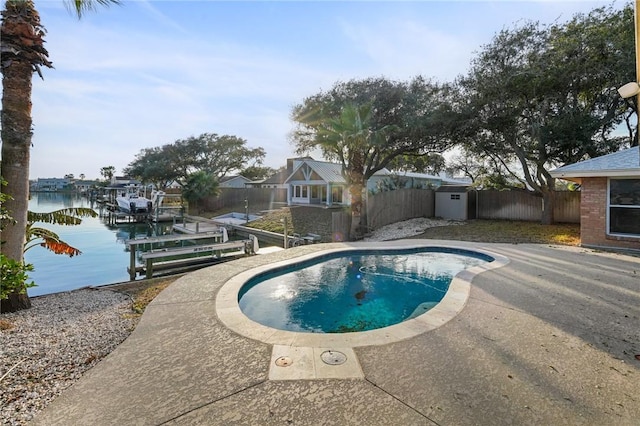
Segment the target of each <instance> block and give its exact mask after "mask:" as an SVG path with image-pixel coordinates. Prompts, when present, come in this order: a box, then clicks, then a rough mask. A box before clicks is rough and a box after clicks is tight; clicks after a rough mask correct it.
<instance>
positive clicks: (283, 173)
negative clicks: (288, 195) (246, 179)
mask: <svg viewBox="0 0 640 426" xmlns="http://www.w3.org/2000/svg"><path fill="white" fill-rule="evenodd" d="M292 171H293V170H289V169H284V168H283V169H280V170H278V171H277V172H276V173H274V174H273V175H271V176H269V177H268V178H266V179H263V180H261V181H255V182H251V184H250V185H251V186H253V187H254V188H282V189H285V188H286V187H287V185H286V184H285V183H284V182H285V181H286V180H287V178H288V177H289V175H290V174H291V172H292Z"/></svg>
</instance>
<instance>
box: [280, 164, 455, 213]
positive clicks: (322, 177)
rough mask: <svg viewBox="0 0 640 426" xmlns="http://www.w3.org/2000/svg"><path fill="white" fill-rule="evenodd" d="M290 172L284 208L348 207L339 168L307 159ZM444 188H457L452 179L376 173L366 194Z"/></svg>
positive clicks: (416, 174) (412, 174) (336, 165)
mask: <svg viewBox="0 0 640 426" xmlns="http://www.w3.org/2000/svg"><path fill="white" fill-rule="evenodd" d="M292 165H293V168H292V169H293V171H292V172H291V174H290V175H289V177H288V178H287V179H286V180H285V182H284V183H285V185H286V188H287V204H289V205H292V204H324V205H327V206H332V205H334V204H338V205H349V203H350V197H349V192H348V188H347V183H346V181H345V179H344V177H343V176H342V165H340V164H336V163H329V162H326V161H316V160H313V159H311V158H309V157H307V158H302V159H293V162H292ZM443 184H460V182H459V181H457V180H454V179H448V178H443V177H440V176H433V175H428V174H422V173H408V172H391V171H389V170H387V169H382V170H379V171H377V172H376V173H375V174H374V175H373V176H372V177H371V178H369V180H368V181H367V191H368V192H369V193H371V194H375V193H377V192H381V191H386V190H394V189H402V188H425V189H426V188H437V187H439V186H440V185H443Z"/></svg>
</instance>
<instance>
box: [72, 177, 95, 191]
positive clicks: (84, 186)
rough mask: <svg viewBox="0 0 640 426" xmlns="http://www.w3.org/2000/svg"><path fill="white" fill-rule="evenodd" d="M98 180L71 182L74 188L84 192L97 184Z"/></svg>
mask: <svg viewBox="0 0 640 426" xmlns="http://www.w3.org/2000/svg"><path fill="white" fill-rule="evenodd" d="M98 184H99V182H98V181H97V180H77V181H75V182H73V186H74V187H75V188H76V191H79V192H82V193H85V192H89V190H91V189H92V188H95V187H96V186H98Z"/></svg>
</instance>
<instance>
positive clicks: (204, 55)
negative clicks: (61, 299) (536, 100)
mask: <svg viewBox="0 0 640 426" xmlns="http://www.w3.org/2000/svg"><path fill="white" fill-rule="evenodd" d="M612 3H613V1H595V0H594V1H590V0H582V1H578V0H574V1H552V0H544V1H506V0H503V1H394V2H384V1H352V2H343V1H317V2H311V1H284V2H276V1H188V0H182V1H159V0H158V1H149V0H138V1H126V0H123V2H122V4H121V5H120V6H110V7H108V8H102V7H98V8H97V9H96V10H95V11H94V12H89V13H87V14H86V15H85V16H83V18H82V19H81V20H78V19H77V17H76V16H75V15H74V14H73V13H71V12H70V11H69V9H67V8H66V7H65V2H64V1H63V0H35V5H36V9H37V10H38V11H39V13H40V17H41V23H42V24H43V25H44V27H45V28H46V30H47V35H46V38H45V40H46V45H45V47H46V48H47V50H48V52H49V58H50V60H51V61H52V62H53V65H54V67H55V68H53V69H43V76H44V79H40V78H39V77H38V75H37V74H35V75H34V78H33V94H32V100H33V110H32V115H33V128H34V135H33V148H32V151H31V165H30V177H31V178H32V179H35V178H38V177H41V178H50V177H63V176H64V175H66V174H73V175H75V177H79V176H80V175H84V176H85V177H86V179H94V178H100V169H101V168H102V167H105V166H114V167H115V170H116V175H121V174H122V170H123V168H125V167H126V166H127V165H128V164H129V163H131V162H132V161H133V160H134V159H135V156H136V154H138V153H140V151H141V150H142V149H144V148H151V147H156V146H162V145H165V144H170V143H173V142H175V141H176V140H179V139H185V138H188V137H190V136H198V135H200V134H202V133H216V134H218V135H233V136H237V137H239V138H242V139H244V140H246V141H247V146H248V147H250V148H256V147H262V148H264V150H265V151H266V157H265V159H264V165H266V166H269V167H273V168H278V167H280V166H283V165H285V164H286V158H289V157H292V156H294V155H295V153H294V147H293V145H292V144H291V142H290V141H289V138H288V134H289V132H291V130H292V129H293V128H294V124H293V122H292V121H291V120H290V113H291V110H292V108H293V106H294V105H296V104H300V103H302V102H303V100H304V99H305V97H308V96H312V95H314V94H317V93H319V92H320V91H323V90H328V89H330V88H331V87H332V86H333V85H334V84H335V83H336V82H338V81H348V80H351V79H362V78H367V77H386V78H389V79H391V80H401V81H408V80H410V79H411V78H413V77H415V76H418V75H422V76H424V77H427V78H430V79H433V80H435V81H439V82H447V81H453V80H454V79H455V78H456V77H457V76H459V75H463V74H465V73H466V72H467V70H468V68H469V64H470V62H471V60H472V58H474V56H475V55H476V54H477V53H478V52H479V51H480V50H481V49H482V46H483V45H486V44H488V43H490V42H491V40H492V38H493V36H494V35H496V34H497V33H498V32H499V31H500V30H502V29H504V28H513V27H514V26H517V25H520V24H522V23H524V22H527V21H539V22H541V23H552V22H565V21H567V20H569V19H571V17H573V16H574V15H575V14H576V13H588V12H589V11H591V10H593V9H594V8H596V7H600V6H606V5H610V4H612ZM613 4H614V7H618V8H620V7H622V5H623V4H624V3H622V2H620V1H619V0H618V1H617V2H616V3H613ZM312 155H314V157H315V158H316V159H320V158H319V157H318V155H317V154H312Z"/></svg>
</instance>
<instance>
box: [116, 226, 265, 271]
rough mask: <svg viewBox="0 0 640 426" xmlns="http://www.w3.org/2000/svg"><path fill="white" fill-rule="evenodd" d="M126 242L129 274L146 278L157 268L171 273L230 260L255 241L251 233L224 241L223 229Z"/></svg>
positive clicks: (245, 252)
mask: <svg viewBox="0 0 640 426" xmlns="http://www.w3.org/2000/svg"><path fill="white" fill-rule="evenodd" d="M206 240H210V241H211V240H213V242H205V243H204V244H193V245H189V246H179V247H170V248H167V247H158V245H160V244H167V243H180V242H187V241H189V242H193V243H196V242H198V241H206ZM125 244H126V245H127V246H129V251H130V254H131V256H130V261H129V267H128V268H127V270H128V272H129V277H130V279H131V281H134V280H135V278H136V276H137V275H138V274H144V275H145V277H146V278H151V277H153V275H154V274H157V273H158V272H164V273H175V272H176V271H179V272H182V271H185V270H193V269H196V268H199V267H203V266H207V265H210V264H213V263H218V262H221V261H226V260H231V259H233V258H237V257H239V256H246V255H251V254H255V253H256V252H257V251H258V249H259V246H258V242H257V238H256V237H255V236H250V237H249V238H248V239H246V240H240V241H228V236H227V233H226V229H224V228H222V230H218V231H214V232H202V233H199V234H182V235H163V236H159V237H146V238H136V239H131V240H126V241H125ZM137 252H141V255H140V257H141V258H142V260H144V262H145V265H144V266H136V253H137Z"/></svg>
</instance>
